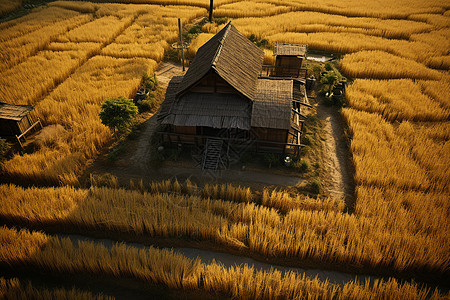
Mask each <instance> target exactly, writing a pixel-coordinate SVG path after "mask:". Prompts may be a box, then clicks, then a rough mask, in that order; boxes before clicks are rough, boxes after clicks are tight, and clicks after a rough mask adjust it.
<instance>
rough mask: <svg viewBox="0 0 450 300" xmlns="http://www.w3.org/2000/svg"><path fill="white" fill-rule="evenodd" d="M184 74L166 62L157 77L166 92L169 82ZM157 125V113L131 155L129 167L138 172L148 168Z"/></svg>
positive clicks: (148, 123) (146, 123) (147, 123)
mask: <svg viewBox="0 0 450 300" xmlns="http://www.w3.org/2000/svg"><path fill="white" fill-rule="evenodd" d="M183 74H184V72H183V70H182V67H181V66H179V65H175V64H173V63H169V62H164V63H161V64H160V65H159V67H158V70H156V76H157V78H158V82H159V85H160V86H161V87H162V88H163V89H164V90H166V89H167V86H168V84H169V81H170V80H171V79H172V77H173V76H181V75H183ZM156 125H157V113H156V114H154V115H153V116H151V117H150V119H148V120H147V121H146V122H145V127H144V130H143V132H142V133H141V135H140V137H139V141H138V142H137V145H136V148H135V151H134V153H132V154H130V156H129V159H128V160H129V161H128V165H129V166H130V167H134V168H136V169H138V170H144V169H146V168H147V166H148V161H149V158H150V148H151V147H150V139H151V137H152V135H153V132H154V131H155V129H156Z"/></svg>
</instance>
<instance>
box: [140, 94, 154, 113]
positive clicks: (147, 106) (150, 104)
mask: <svg viewBox="0 0 450 300" xmlns="http://www.w3.org/2000/svg"><path fill="white" fill-rule="evenodd" d="M154 107H155V99H154V98H153V97H150V95H149V99H146V100H142V101H141V103H139V111H140V112H143V111H150V110H152V109H153V108H154Z"/></svg>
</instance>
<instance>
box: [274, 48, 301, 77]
mask: <svg viewBox="0 0 450 300" xmlns="http://www.w3.org/2000/svg"><path fill="white" fill-rule="evenodd" d="M307 51H308V46H307V45H299V44H278V43H277V44H275V47H274V49H273V54H274V55H275V72H274V74H272V76H278V77H293V78H299V77H300V75H301V74H302V73H303V72H302V70H303V69H302V62H303V59H305V58H306V53H307Z"/></svg>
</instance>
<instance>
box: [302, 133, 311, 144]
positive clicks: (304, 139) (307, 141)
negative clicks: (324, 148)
mask: <svg viewBox="0 0 450 300" xmlns="http://www.w3.org/2000/svg"><path fill="white" fill-rule="evenodd" d="M301 141H302V144H303V145H311V138H310V137H309V136H307V135H303V136H302V139H301Z"/></svg>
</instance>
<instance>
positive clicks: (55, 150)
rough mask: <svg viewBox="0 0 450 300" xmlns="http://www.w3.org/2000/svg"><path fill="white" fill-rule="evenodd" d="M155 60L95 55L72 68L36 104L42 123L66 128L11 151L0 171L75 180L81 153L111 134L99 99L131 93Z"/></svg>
mask: <svg viewBox="0 0 450 300" xmlns="http://www.w3.org/2000/svg"><path fill="white" fill-rule="evenodd" d="M155 68H156V62H155V61H153V60H148V59H142V58H141V59H117V58H112V57H104V56H96V57H94V58H91V59H90V60H88V61H87V62H86V63H85V64H84V65H83V66H82V67H80V68H79V69H77V70H76V72H75V73H74V74H72V75H71V76H70V77H69V79H67V80H66V81H64V82H63V83H62V84H60V85H59V86H58V87H57V88H56V89H55V90H54V91H53V92H52V93H51V94H50V95H49V96H47V97H46V98H45V99H44V100H42V101H41V102H39V103H38V104H37V106H36V111H37V114H38V116H39V117H40V118H41V120H43V122H44V124H47V125H48V124H61V125H63V126H65V128H66V130H67V132H66V134H65V135H63V136H60V140H59V142H58V143H57V144H56V145H53V146H51V147H43V148H41V149H39V150H38V151H35V152H34V153H32V154H26V155H24V156H19V155H16V156H14V157H13V158H12V159H11V160H9V161H7V162H5V164H4V165H3V171H4V172H5V173H6V174H8V175H9V176H10V177H11V178H15V179H18V180H23V181H25V182H27V181H28V182H34V183H37V182H40V183H44V184H57V183H58V182H62V183H67V184H77V183H78V179H77V174H79V172H80V171H81V170H82V169H83V166H84V164H85V162H86V160H87V159H89V158H91V157H93V156H94V155H96V154H97V153H98V150H99V149H100V148H101V147H102V145H104V143H105V142H106V141H108V140H109V139H110V138H111V132H110V130H109V129H108V128H107V127H105V126H104V125H103V124H101V123H100V119H99V117H98V114H99V112H100V104H101V103H102V102H103V101H104V100H105V99H107V98H111V97H118V96H124V97H131V96H132V94H133V93H134V92H135V91H136V90H137V88H138V86H139V84H140V82H141V79H142V74H144V73H149V74H152V73H153V71H154V70H155Z"/></svg>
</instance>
